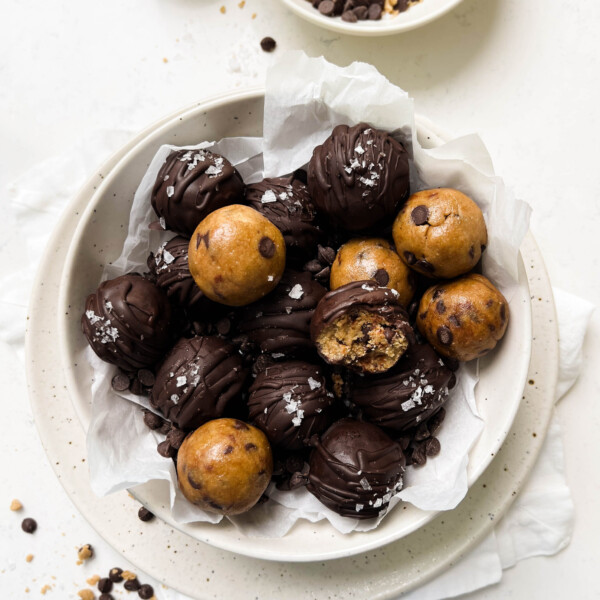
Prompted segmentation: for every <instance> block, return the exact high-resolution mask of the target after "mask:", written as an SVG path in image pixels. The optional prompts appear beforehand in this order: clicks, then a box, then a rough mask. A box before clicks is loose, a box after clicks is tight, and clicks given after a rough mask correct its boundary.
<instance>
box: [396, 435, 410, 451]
mask: <svg viewBox="0 0 600 600" xmlns="http://www.w3.org/2000/svg"><path fill="white" fill-rule="evenodd" d="M398 443H399V444H400V448H402V452H404V451H405V450H406V449H407V448H408V446H409V444H410V438H409V437H401V438H400V439H399V440H398Z"/></svg>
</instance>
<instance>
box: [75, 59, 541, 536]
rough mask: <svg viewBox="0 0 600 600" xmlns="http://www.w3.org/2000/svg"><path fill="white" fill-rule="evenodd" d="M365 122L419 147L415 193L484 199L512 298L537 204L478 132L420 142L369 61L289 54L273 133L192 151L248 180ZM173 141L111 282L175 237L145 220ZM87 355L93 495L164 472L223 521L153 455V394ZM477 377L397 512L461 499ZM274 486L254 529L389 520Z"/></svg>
mask: <svg viewBox="0 0 600 600" xmlns="http://www.w3.org/2000/svg"><path fill="white" fill-rule="evenodd" d="M361 121H365V122H368V123H369V124H370V125H372V126H374V127H377V128H380V129H385V130H387V131H390V132H391V133H393V135H394V136H395V137H397V138H398V139H399V140H401V141H402V142H403V143H404V144H405V145H406V147H407V148H408V149H409V151H410V152H411V153H412V155H413V161H412V165H411V166H412V185H411V189H412V191H416V190H417V189H423V188H427V187H438V186H444V187H455V188H457V189H459V190H461V191H463V192H465V193H466V194H467V195H469V196H471V197H473V198H474V199H475V200H476V201H477V203H478V204H479V206H480V207H481V209H482V211H483V214H484V217H485V220H486V223H487V227H488V235H489V245H488V249H487V251H486V252H485V254H484V261H483V270H484V273H485V274H486V275H487V276H488V277H490V278H491V279H492V280H493V281H494V282H495V283H496V284H497V285H498V286H499V287H500V289H501V290H502V292H503V293H504V294H505V296H506V297H507V298H508V300H509V301H510V298H511V296H512V291H513V289H514V287H515V286H516V285H517V257H518V250H519V246H520V243H521V241H522V239H523V236H524V235H525V233H526V231H527V228H528V225H529V215H530V209H529V206H528V205H527V204H526V203H524V202H522V201H519V200H517V199H515V198H514V196H513V195H512V194H511V193H510V192H509V191H508V190H507V189H506V187H505V186H504V183H503V182H502V180H501V179H500V178H498V177H496V176H495V175H494V172H493V168H492V164H491V160H490V158H489V154H488V153H487V151H486V149H485V146H484V145H483V143H482V142H481V140H480V139H479V138H478V137H477V136H475V135H471V136H466V137H463V138H460V139H456V140H453V141H451V142H449V143H447V144H444V145H442V146H440V147H438V148H435V149H433V150H426V149H423V148H422V147H421V146H420V144H419V142H418V140H417V136H416V129H415V117H414V107H413V101H412V100H411V99H410V98H409V96H408V95H407V94H406V92H404V91H403V90H401V89H400V88H398V87H396V86H394V85H392V84H391V83H390V82H389V81H388V80H387V79H386V78H385V77H383V76H382V75H381V74H380V73H378V72H377V71H376V69H375V68H374V67H372V66H370V65H366V64H363V63H353V64H352V65H350V66H349V67H346V68H341V67H337V66H335V65H332V64H330V63H328V62H327V61H325V60H324V59H323V58H317V59H314V58H308V57H307V56H306V55H305V54H303V53H302V52H289V53H286V54H283V55H282V57H281V58H280V60H279V61H278V62H276V63H275V64H274V65H273V66H272V67H271V69H270V70H269V72H268V75H267V85H266V96H265V112H264V131H263V133H264V137H263V138H229V139H225V140H221V141H220V142H218V143H216V144H213V143H211V142H202V143H200V144H199V145H198V146H195V147H194V148H199V147H210V148H211V149H212V150H214V151H215V152H218V153H220V154H223V155H225V156H226V157H227V158H228V159H229V160H230V161H231V162H232V163H233V164H234V165H235V166H236V167H237V168H238V170H239V171H240V173H241V174H242V177H243V178H244V181H245V182H246V183H251V182H255V181H259V180H260V179H262V177H263V176H264V177H273V176H279V175H284V174H287V173H290V172H292V171H293V170H295V169H297V168H299V167H302V166H304V165H305V164H306V163H307V162H308V160H309V159H310V157H311V155H312V151H313V148H314V147H315V146H316V145H318V144H320V143H322V142H323V141H324V140H325V139H326V138H327V137H328V136H329V134H330V133H331V130H332V129H333V127H335V126H336V125H338V124H343V123H347V124H350V125H352V124H356V123H359V122H361ZM199 142H200V140H199ZM190 148H191V147H190ZM172 149H173V147H171V146H163V147H162V148H160V150H159V151H158V153H157V154H156V156H155V158H154V160H153V161H152V163H151V165H150V167H149V168H148V171H147V173H146V175H145V176H144V178H143V180H142V182H141V183H140V186H139V189H138V190H137V193H136V195H135V199H134V203H133V207H132V211H131V220H130V224H129V230H128V236H127V240H126V242H125V245H124V248H123V253H122V255H121V256H120V257H119V259H118V260H117V261H115V262H114V263H113V264H112V265H111V266H110V267H107V269H106V271H105V273H104V278H113V277H116V276H118V275H121V274H123V273H126V272H129V271H140V272H143V271H145V270H146V259H147V256H148V254H149V253H150V251H156V249H157V248H158V246H159V245H160V243H161V242H162V241H166V240H167V239H170V238H171V237H173V235H174V234H172V233H168V232H155V231H150V230H148V224H149V223H150V222H152V221H155V220H156V216H155V215H154V213H153V211H152V208H151V205H150V193H151V190H152V186H153V183H154V180H155V179H156V175H157V174H158V171H159V169H160V167H161V165H162V163H163V162H164V160H165V159H166V157H167V155H168V154H169V152H170V151H171V150H172ZM85 357H86V360H88V361H89V362H90V363H91V364H92V366H93V368H94V383H93V387H92V398H93V414H92V422H91V426H90V429H89V432H88V461H89V465H90V480H91V484H92V488H93V490H94V492H95V493H96V494H98V495H105V494H108V493H111V492H114V491H117V490H120V489H124V488H127V487H130V486H132V485H135V484H139V483H144V482H146V481H150V480H152V479H165V480H167V481H169V482H170V489H171V505H172V511H173V516H174V518H175V520H177V521H178V522H181V523H187V522H193V521H208V522H212V523H216V522H218V521H219V520H220V519H221V517H219V516H218V515H214V514H212V513H205V512H204V511H202V510H200V509H199V508H197V507H196V506H194V505H192V504H190V503H189V502H187V501H186V500H185V499H184V498H183V497H182V495H181V493H180V492H179V490H178V487H177V481H176V474H175V469H174V467H173V463H172V461H171V460H169V459H165V458H162V457H161V456H160V455H158V453H157V452H156V446H157V444H158V443H159V442H160V441H162V439H164V436H162V435H161V434H158V433H156V432H154V431H150V430H149V429H148V428H147V427H146V426H145V425H144V424H143V422H142V418H141V411H140V410H139V407H138V406H136V405H143V406H144V407H146V408H149V405H148V402H147V401H145V400H144V399H143V398H140V397H139V396H134V395H132V394H118V395H119V396H121V397H122V398H123V399H124V400H127V401H118V400H117V399H116V398H115V396H116V395H117V394H116V392H114V391H113V390H112V388H111V386H110V381H111V379H112V376H113V375H114V373H115V369H114V368H113V367H112V366H111V365H108V364H106V363H103V362H102V361H100V360H99V359H98V358H97V357H96V356H95V355H94V354H93V352H92V351H91V350H86V352H85ZM476 383H477V363H476V362H473V363H469V364H466V365H462V366H461V368H460V370H459V373H458V383H457V386H456V387H455V388H454V389H453V390H452V391H451V396H450V400H449V401H448V403H447V404H446V409H447V415H446V419H445V422H444V424H443V426H442V428H441V430H440V431H439V435H438V436H437V437H438V438H439V440H440V442H441V446H442V451H441V453H440V454H439V455H438V456H437V457H435V458H430V459H429V460H428V461H427V464H426V465H425V467H423V468H420V469H414V468H412V467H409V468H408V469H407V473H406V476H405V487H404V489H403V490H402V491H401V492H400V493H399V494H398V496H396V497H395V498H393V499H392V501H391V502H390V510H393V506H394V505H395V504H397V503H398V502H399V501H400V500H404V501H407V502H410V503H412V504H414V505H415V506H417V507H418V508H421V509H423V510H449V509H451V508H454V507H455V506H456V505H457V504H458V503H459V502H460V501H461V500H462V498H464V496H465V494H466V492H467V487H468V486H467V464H468V453H469V450H470V449H471V447H472V446H473V444H474V443H475V441H476V440H477V438H478V436H479V434H480V432H481V430H482V428H483V426H484V424H483V422H482V420H481V419H480V417H479V415H478V414H477V408H476V405H475V396H474V389H475V385H476ZM267 493H268V495H269V496H270V500H269V502H267V503H265V504H262V505H260V506H257V507H255V508H254V509H252V511H250V512H249V513H247V514H245V515H241V516H237V517H231V518H230V520H231V521H232V522H233V523H234V524H235V525H236V526H237V527H238V528H239V529H240V530H241V531H242V532H243V533H245V534H246V535H251V536H265V537H278V536H282V535H285V534H286V533H287V531H289V529H290V528H291V527H292V526H293V524H294V523H295V522H296V521H297V520H298V519H300V518H304V519H308V520H310V521H312V522H315V521H318V520H321V519H327V520H328V521H329V522H330V523H331V524H332V525H333V526H334V527H335V528H336V529H338V530H339V531H341V532H343V533H348V532H350V531H366V530H369V529H372V528H373V527H376V526H377V524H378V523H379V521H380V519H376V520H369V521H359V520H356V519H349V518H344V517H340V516H339V515H337V514H336V513H334V512H333V511H331V510H329V509H327V508H326V507H325V506H323V505H322V504H321V503H320V502H318V501H317V500H316V498H314V496H312V495H311V494H309V493H308V492H307V491H306V490H305V489H299V490H295V491H293V492H281V491H279V490H277V489H275V487H274V486H270V487H269V489H268V491H267ZM388 514H389V513H388ZM383 518H385V517H383Z"/></svg>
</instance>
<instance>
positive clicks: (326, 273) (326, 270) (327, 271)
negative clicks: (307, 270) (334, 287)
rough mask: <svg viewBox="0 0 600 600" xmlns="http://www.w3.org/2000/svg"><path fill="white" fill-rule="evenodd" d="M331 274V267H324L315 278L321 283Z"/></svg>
mask: <svg viewBox="0 0 600 600" xmlns="http://www.w3.org/2000/svg"><path fill="white" fill-rule="evenodd" d="M330 274H331V267H325V268H324V269H322V270H321V271H319V272H318V273H317V274H316V275H315V279H316V280H317V281H320V282H321V283H323V282H324V281H329V275H330Z"/></svg>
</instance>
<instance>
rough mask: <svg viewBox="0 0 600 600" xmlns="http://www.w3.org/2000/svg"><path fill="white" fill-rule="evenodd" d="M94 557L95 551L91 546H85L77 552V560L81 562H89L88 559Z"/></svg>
mask: <svg viewBox="0 0 600 600" xmlns="http://www.w3.org/2000/svg"><path fill="white" fill-rule="evenodd" d="M92 556H94V549H93V548H92V545H91V544H84V545H83V546H81V548H79V550H78V551H77V558H78V559H79V560H88V558H92Z"/></svg>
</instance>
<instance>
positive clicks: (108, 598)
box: [98, 594, 115, 600]
mask: <svg viewBox="0 0 600 600" xmlns="http://www.w3.org/2000/svg"><path fill="white" fill-rule="evenodd" d="M98 600H115V597H114V596H113V595H112V594H100V596H98Z"/></svg>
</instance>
